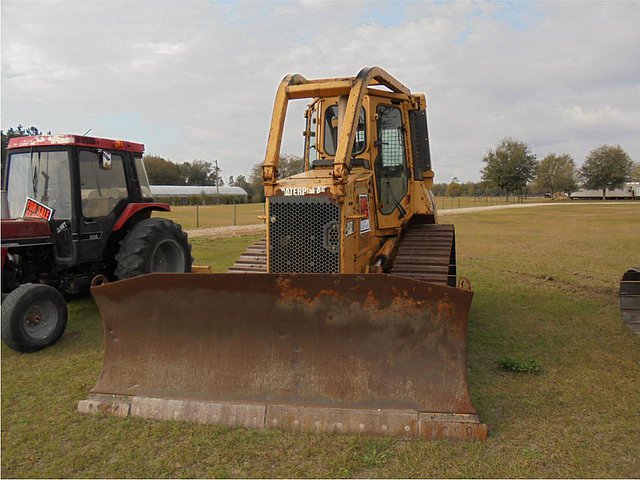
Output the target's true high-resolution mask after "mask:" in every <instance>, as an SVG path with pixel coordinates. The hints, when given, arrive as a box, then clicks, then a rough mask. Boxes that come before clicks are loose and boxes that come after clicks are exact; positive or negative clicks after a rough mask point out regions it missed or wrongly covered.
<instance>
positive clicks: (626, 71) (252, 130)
mask: <svg viewBox="0 0 640 480" xmlns="http://www.w3.org/2000/svg"><path fill="white" fill-rule="evenodd" d="M0 8H1V23H2V25H1V27H2V32H1V40H2V44H1V48H2V51H1V53H2V55H1V57H2V70H1V75H2V85H1V86H2V91H1V100H2V104H1V113H2V118H1V123H2V128H3V129H5V130H6V129H7V128H9V127H11V126H16V125H17V124H19V123H21V124H22V125H25V126H31V125H35V126H37V127H38V128H40V129H41V130H44V131H48V130H50V131H52V132H53V133H78V134H82V133H84V132H86V131H87V130H88V129H92V130H91V133H90V135H95V136H102V137H107V138H120V139H126V140H132V141H138V142H141V143H144V144H145V145H146V150H147V153H149V154H156V155H161V156H163V157H165V158H169V159H171V160H173V161H177V162H183V161H190V160H193V159H203V160H210V161H211V160H214V159H217V160H218V161H219V164H220V166H221V168H222V170H223V174H224V175H225V177H227V176H229V175H234V176H237V175H238V174H248V173H249V171H250V169H251V167H252V166H253V165H254V164H256V163H259V162H261V161H262V159H263V155H264V151H265V146H266V140H267V133H268V128H269V122H270V119H271V110H272V107H273V99H274V95H275V91H276V87H277V85H278V82H279V81H280V80H281V78H282V77H283V76H284V75H286V74H288V73H300V74H302V75H304V76H306V77H307V78H319V77H331V76H352V75H355V74H356V73H357V72H358V71H359V70H360V69H361V68H362V67H364V66H372V65H377V66H381V67H383V68H385V69H386V70H387V71H389V72H390V73H391V74H393V75H395V76H396V77H397V78H398V79H399V80H401V81H402V82H403V83H405V84H406V85H407V86H409V88H411V90H412V91H415V92H424V93H426V95H427V101H428V104H429V122H430V134H431V139H432V156H433V159H434V169H435V171H436V180H437V181H440V182H443V181H447V182H448V181H450V180H451V178H452V177H454V176H457V177H458V178H459V179H460V180H463V181H464V180H479V178H480V173H479V170H480V169H481V168H482V157H483V155H484V153H485V152H486V150H487V149H489V148H492V147H494V146H495V145H496V144H497V142H498V141H499V140H500V139H501V138H502V137H505V136H510V137H514V138H517V139H518V140H523V141H525V142H527V143H528V144H529V145H530V146H531V149H532V151H533V152H534V153H536V154H537V155H538V158H542V157H543V156H545V155H546V154H548V153H550V152H555V153H569V154H571V155H572V156H573V157H574V159H575V160H576V162H577V164H578V165H580V164H581V163H582V162H583V161H584V157H585V155H586V154H587V153H588V152H589V151H590V150H591V149H593V148H595V147H596V146H598V145H601V144H603V143H607V144H620V145H622V146H623V148H624V149H625V150H626V151H627V152H628V153H629V154H630V155H631V157H632V158H633V159H634V160H636V161H637V160H640V27H639V25H640V2H613V1H608V2H589V3H583V2H568V3H558V2H535V3H523V2H514V3H502V2H491V3H487V2H477V3H472V2H455V3H449V2H407V3H400V2H359V1H358V2H312V1H302V2H242V3H236V2H223V3H218V2H210V1H197V2H192V1H135V0H134V1H126V2H118V1H88V0H87V1H82V2H75V1H54V0H48V1H43V2H36V1H12V0H2V3H1V7H0ZM301 109H302V106H297V107H296V108H293V109H292V110H291V112H290V113H292V114H295V115H296V118H293V117H290V118H289V120H290V121H288V124H287V126H288V136H287V138H286V141H285V144H284V146H283V151H284V152H285V153H301V148H302V145H301V143H302V142H301V134H300V131H301V129H302V119H301V117H298V116H297V115H299V113H300V112H301ZM298 122H299V123H298ZM291 132H293V133H291Z"/></svg>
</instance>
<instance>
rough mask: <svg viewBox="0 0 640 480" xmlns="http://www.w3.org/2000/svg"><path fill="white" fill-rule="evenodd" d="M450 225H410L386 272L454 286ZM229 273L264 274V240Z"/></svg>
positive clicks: (246, 252) (246, 254)
mask: <svg viewBox="0 0 640 480" xmlns="http://www.w3.org/2000/svg"><path fill="white" fill-rule="evenodd" d="M454 237H455V230H454V227H453V225H442V224H435V225H431V224H413V225H410V226H409V228H408V229H407V231H406V233H405V234H404V236H403V238H402V240H401V242H400V246H399V248H398V252H397V254H396V256H395V259H394V261H393V267H392V269H391V271H390V272H389V273H390V274H391V275H396V276H398V277H405V278H412V279H415V280H422V281H424V282H431V283H437V284H440V285H449V286H453V287H455V286H456V264H455V239H454ZM228 272H229V273H267V240H266V238H262V239H260V240H259V241H257V242H256V243H254V244H253V245H251V246H250V247H249V248H247V250H245V251H244V252H243V253H242V255H240V257H239V258H238V260H236V262H235V263H234V264H233V266H232V267H230V268H229V270H228Z"/></svg>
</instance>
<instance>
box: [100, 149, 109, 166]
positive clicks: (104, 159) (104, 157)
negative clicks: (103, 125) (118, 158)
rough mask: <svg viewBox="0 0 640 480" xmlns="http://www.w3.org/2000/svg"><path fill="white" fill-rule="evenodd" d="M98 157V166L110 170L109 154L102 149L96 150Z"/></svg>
mask: <svg viewBox="0 0 640 480" xmlns="http://www.w3.org/2000/svg"><path fill="white" fill-rule="evenodd" d="M98 158H99V159H100V168H101V169H102V170H111V154H110V153H109V152H105V151H104V150H98Z"/></svg>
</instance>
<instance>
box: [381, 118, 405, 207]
mask: <svg viewBox="0 0 640 480" xmlns="http://www.w3.org/2000/svg"><path fill="white" fill-rule="evenodd" d="M377 111H378V142H377V145H378V157H377V159H376V162H375V169H376V179H377V183H378V196H379V200H380V209H381V212H382V213H383V214H385V215H388V214H390V213H392V212H393V211H394V210H395V209H396V208H397V206H398V205H399V203H400V201H401V200H402V199H403V198H404V196H405V195H406V194H407V187H408V176H407V158H406V151H405V143H404V130H403V127H402V112H401V111H400V109H398V108H395V107H391V106H387V105H380V106H378V110H377Z"/></svg>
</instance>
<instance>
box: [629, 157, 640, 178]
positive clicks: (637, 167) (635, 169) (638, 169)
mask: <svg viewBox="0 0 640 480" xmlns="http://www.w3.org/2000/svg"><path fill="white" fill-rule="evenodd" d="M629 179H630V180H631V181H632V182H640V162H634V163H633V166H632V167H631V174H630V175H629Z"/></svg>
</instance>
